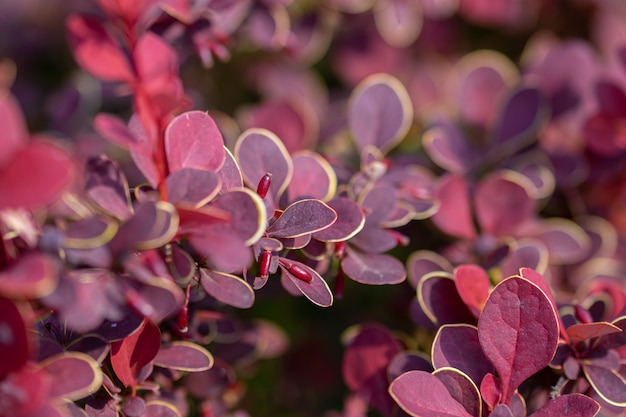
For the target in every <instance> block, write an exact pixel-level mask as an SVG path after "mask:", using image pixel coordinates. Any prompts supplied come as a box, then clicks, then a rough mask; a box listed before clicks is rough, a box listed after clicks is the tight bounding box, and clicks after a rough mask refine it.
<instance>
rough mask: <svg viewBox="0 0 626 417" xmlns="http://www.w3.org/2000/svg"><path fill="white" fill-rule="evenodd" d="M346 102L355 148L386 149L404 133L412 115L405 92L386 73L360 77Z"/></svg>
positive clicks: (393, 144) (396, 80)
mask: <svg viewBox="0 0 626 417" xmlns="http://www.w3.org/2000/svg"><path fill="white" fill-rule="evenodd" d="M348 106H349V109H348V124H349V126H350V130H351V131H352V133H353V135H354V138H355V140H356V143H357V144H358V146H359V149H363V148H365V147H366V146H368V145H374V146H375V147H377V148H378V149H380V150H381V151H383V152H387V151H389V150H390V149H391V148H393V147H394V146H395V145H396V144H397V143H398V142H399V141H400V140H401V139H402V138H403V137H404V135H406V133H407V132H408V130H409V128H410V126H411V121H412V119H413V108H412V105H411V100H410V98H409V94H408V93H407V91H406V89H405V88H404V86H403V85H402V83H401V82H400V81H398V79H396V78H395V77H393V76H391V75H388V74H374V75H371V76H369V77H368V78H366V79H365V80H363V81H361V83H360V84H359V85H358V86H357V87H356V88H355V89H354V91H353V92H352V95H351V96H350V103H349V105H348Z"/></svg>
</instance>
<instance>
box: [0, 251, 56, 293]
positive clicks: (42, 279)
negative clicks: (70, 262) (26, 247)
mask: <svg viewBox="0 0 626 417" xmlns="http://www.w3.org/2000/svg"><path fill="white" fill-rule="evenodd" d="M58 281H59V266H58V264H57V262H56V261H55V260H54V259H52V258H51V257H49V256H48V255H46V254H44V253H40V252H31V253H27V254H25V255H24V256H22V257H21V258H20V259H19V260H18V261H17V263H15V264H14V265H12V266H10V267H9V268H6V269H4V270H3V271H2V272H0V294H2V295H5V296H7V297H11V298H17V299H21V298H33V299H36V298H40V297H44V296H46V295H49V294H50V293H52V291H54V289H55V287H56V286H57V283H58Z"/></svg>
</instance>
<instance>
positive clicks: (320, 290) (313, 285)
mask: <svg viewBox="0 0 626 417" xmlns="http://www.w3.org/2000/svg"><path fill="white" fill-rule="evenodd" d="M288 262H289V263H290V264H295V265H298V266H299V267H300V268H303V269H304V270H306V271H307V272H308V273H309V275H310V276H311V278H312V280H311V281H310V282H305V281H303V280H302V279H300V278H298V277H296V276H294V275H293V273H291V272H290V271H289V268H288V267H285V265H283V264H282V263H279V266H280V269H281V271H282V277H283V278H285V277H286V278H288V282H289V283H290V284H293V285H294V286H295V287H296V288H297V289H298V291H300V292H301V293H302V294H303V295H304V296H305V297H306V298H308V299H309V301H311V302H312V303H313V304H316V305H318V306H320V307H330V306H331V305H332V304H333V293H332V292H331V291H330V288H328V284H327V283H326V281H324V278H322V277H321V275H320V274H318V273H317V271H315V270H314V269H313V268H311V267H310V266H308V265H305V264H303V263H302V262H298V261H294V260H292V259H289V260H288Z"/></svg>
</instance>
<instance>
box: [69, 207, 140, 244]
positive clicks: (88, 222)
mask: <svg viewBox="0 0 626 417" xmlns="http://www.w3.org/2000/svg"><path fill="white" fill-rule="evenodd" d="M129 213H130V212H129ZM116 232H117V223H116V222H115V221H114V220H112V219H110V218H107V217H98V216H94V217H88V218H85V219H80V220H77V221H75V222H72V223H69V224H68V225H67V229H66V230H65V238H64V239H63V247H64V248H65V249H70V248H73V249H95V248H98V247H100V246H102V245H105V244H106V243H108V242H109V241H110V240H111V238H113V236H114V235H115V233H116Z"/></svg>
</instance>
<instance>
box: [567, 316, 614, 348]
mask: <svg viewBox="0 0 626 417" xmlns="http://www.w3.org/2000/svg"><path fill="white" fill-rule="evenodd" d="M621 331H622V329H620V328H619V327H617V326H616V325H614V324H611V323H608V322H606V321H605V322H594V323H577V324H573V325H571V326H569V327H568V328H567V334H568V335H569V338H570V340H571V341H572V342H573V343H578V342H582V341H583V340H587V339H592V338H596V337H601V336H606V335H609V334H613V333H619V332H621Z"/></svg>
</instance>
